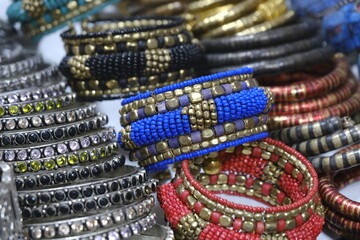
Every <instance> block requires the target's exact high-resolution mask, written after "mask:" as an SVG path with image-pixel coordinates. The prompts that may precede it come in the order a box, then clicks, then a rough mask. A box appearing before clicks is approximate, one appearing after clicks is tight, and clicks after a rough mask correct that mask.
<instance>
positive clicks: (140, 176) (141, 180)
mask: <svg viewBox="0 0 360 240" xmlns="http://www.w3.org/2000/svg"><path fill="white" fill-rule="evenodd" d="M139 183H140V184H142V183H143V176H142V175H139Z"/></svg>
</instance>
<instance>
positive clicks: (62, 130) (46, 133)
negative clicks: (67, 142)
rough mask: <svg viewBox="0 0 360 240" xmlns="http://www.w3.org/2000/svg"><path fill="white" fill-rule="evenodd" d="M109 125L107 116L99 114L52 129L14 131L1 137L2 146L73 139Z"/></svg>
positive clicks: (0, 143) (0, 144)
mask: <svg viewBox="0 0 360 240" xmlns="http://www.w3.org/2000/svg"><path fill="white" fill-rule="evenodd" d="M107 123H108V118H107V116H106V115H101V114H99V115H98V116H96V117H93V118H89V119H86V120H83V121H80V122H76V123H70V124H65V125H60V126H55V127H50V128H45V129H44V128H43V129H37V130H31V131H26V132H23V131H13V132H11V133H9V134H6V133H5V134H1V135H0V146H9V145H22V146H23V145H24V144H33V143H41V142H48V141H52V140H57V139H62V138H71V137H75V136H77V135H80V134H82V133H85V132H90V131H92V130H95V129H98V128H101V127H103V126H105V125H106V124H107Z"/></svg>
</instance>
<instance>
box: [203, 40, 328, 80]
mask: <svg viewBox="0 0 360 240" xmlns="http://www.w3.org/2000/svg"><path fill="white" fill-rule="evenodd" d="M333 53H334V52H333V48H332V47H330V46H326V47H321V48H315V49H312V50H310V51H306V52H302V53H295V54H291V55H289V56H285V57H280V58H277V59H271V60H261V61H258V62H253V63H247V64H246V66H248V67H250V68H252V69H254V73H256V77H257V76H264V75H272V74H278V73H281V72H284V71H286V72H290V71H295V70H297V69H301V68H303V67H305V66H309V65H311V64H316V63H319V62H322V61H324V59H329V58H331V57H332V56H333ZM239 67H241V66H226V67H220V68H211V69H209V70H206V72H209V73H218V72H224V71H229V70H233V69H237V68H239ZM203 71H205V70H203Z"/></svg>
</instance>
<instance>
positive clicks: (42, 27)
mask: <svg viewBox="0 0 360 240" xmlns="http://www.w3.org/2000/svg"><path fill="white" fill-rule="evenodd" d="M119 1H120V0H75V1H74V0H20V1H14V2H13V3H12V4H11V5H10V6H9V8H8V9H7V15H8V18H9V21H10V22H11V23H15V22H20V23H21V26H22V29H23V31H24V32H25V34H26V35H28V36H30V37H34V38H36V39H38V38H40V37H41V36H43V35H45V34H48V33H51V32H53V31H55V30H57V29H59V28H61V27H63V26H65V25H66V23H67V22H69V21H80V20H81V19H83V18H86V17H88V16H90V15H93V14H95V13H97V12H98V11H100V10H101V9H103V8H104V7H106V6H107V5H109V4H112V3H117V2H119Z"/></svg>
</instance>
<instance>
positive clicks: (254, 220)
mask: <svg viewBox="0 0 360 240" xmlns="http://www.w3.org/2000/svg"><path fill="white" fill-rule="evenodd" d="M216 159H217V160H221V161H222V168H221V170H222V172H221V173H220V174H215V175H201V176H200V177H199V179H200V180H199V181H200V182H197V181H196V179H195V178H194V177H193V176H192V174H191V172H190V166H189V161H188V160H185V161H183V162H182V168H181V169H179V171H178V176H177V178H176V179H175V180H174V181H173V183H169V184H166V185H163V186H161V187H160V188H159V191H158V197H159V201H160V204H161V206H162V208H163V209H164V210H165V216H166V218H167V220H168V221H169V222H170V224H171V225H172V227H173V228H174V229H176V230H178V231H179V232H180V233H181V235H182V236H183V237H190V236H192V237H195V238H197V239H260V238H263V237H269V236H271V237H272V238H275V237H276V238H277V239H278V238H280V237H282V238H288V239H297V238H298V236H302V237H304V239H316V237H317V236H318V235H319V234H320V232H321V229H322V225H323V223H324V219H323V217H322V205H321V202H320V198H319V197H318V195H317V187H318V180H317V175H316V172H315V170H314V169H313V168H312V166H311V164H310V163H309V162H308V161H307V160H306V159H305V158H304V157H303V156H302V155H301V154H299V153H298V152H296V151H295V150H293V149H291V148H290V147H288V146H286V145H285V144H283V143H281V142H278V141H275V140H273V139H269V138H266V139H264V140H262V141H259V142H253V143H249V144H246V145H244V146H238V147H236V148H232V149H229V151H226V150H223V151H221V152H220V153H219V156H218V157H217V158H216ZM239 160H240V161H239ZM210 189H211V190H210ZM219 193H225V194H230V195H241V196H249V197H252V198H254V199H256V200H260V201H261V202H267V204H270V205H274V206H270V207H268V208H263V207H251V206H247V205H243V204H236V203H233V202H230V201H228V200H225V199H223V198H220V197H218V196H217V195H215V194H219ZM271 199H273V200H271ZM188 224H191V225H190V226H193V227H190V226H188ZM196 228H199V229H198V230H196V231H195V229H196Z"/></svg>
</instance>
